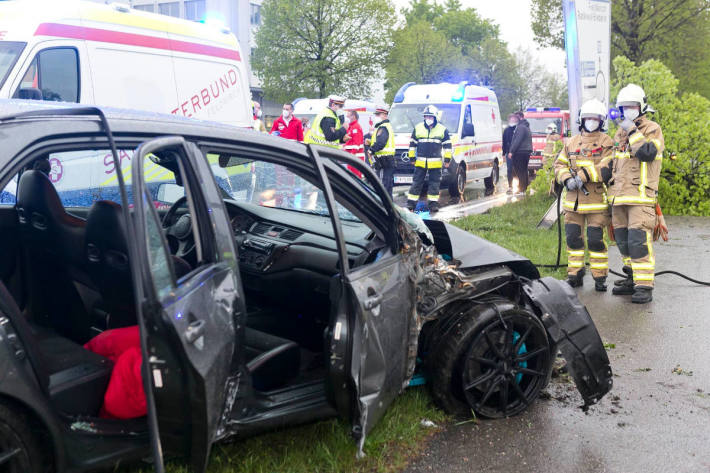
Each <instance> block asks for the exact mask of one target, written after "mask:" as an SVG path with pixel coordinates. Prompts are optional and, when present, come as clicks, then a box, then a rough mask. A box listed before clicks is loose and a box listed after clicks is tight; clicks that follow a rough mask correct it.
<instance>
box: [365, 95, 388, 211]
mask: <svg viewBox="0 0 710 473" xmlns="http://www.w3.org/2000/svg"><path fill="white" fill-rule="evenodd" d="M389 113H390V109H389V107H388V106H387V105H378V106H377V108H376V109H375V114H374V115H373V117H372V121H373V123H374V130H373V132H372V136H374V141H373V140H372V138H369V139H367V140H365V144H366V145H367V146H369V152H370V155H371V165H372V166H373V167H374V168H375V169H378V170H380V179H381V180H382V185H384V186H385V189H387V192H389V193H390V197H391V196H392V188H393V187H394V152H395V147H394V130H393V129H392V124H391V123H390V121H389V118H388V117H389Z"/></svg>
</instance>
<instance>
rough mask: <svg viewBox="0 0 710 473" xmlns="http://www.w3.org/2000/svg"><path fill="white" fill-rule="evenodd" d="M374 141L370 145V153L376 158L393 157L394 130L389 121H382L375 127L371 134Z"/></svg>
mask: <svg viewBox="0 0 710 473" xmlns="http://www.w3.org/2000/svg"><path fill="white" fill-rule="evenodd" d="M372 136H374V137H375V141H374V142H373V143H372V144H371V145H370V151H371V152H372V154H374V155H375V156H377V157H380V156H394V152H395V146H394V129H393V128H392V124H391V123H390V121H389V120H382V121H381V122H380V123H378V124H377V125H375V131H373V132H372Z"/></svg>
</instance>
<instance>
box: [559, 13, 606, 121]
mask: <svg viewBox="0 0 710 473" xmlns="http://www.w3.org/2000/svg"><path fill="white" fill-rule="evenodd" d="M562 6H563V11H564V20H565V50H566V53H567V79H568V90H569V105H570V116H571V117H574V118H573V119H574V120H576V119H577V117H578V112H579V107H580V106H581V105H582V104H583V103H584V102H585V101H587V100H589V99H593V98H596V99H599V100H600V101H601V102H603V103H604V105H605V106H606V107H607V108H608V107H609V60H610V58H609V56H610V43H611V0H563V2H562ZM572 132H573V133H578V129H577V127H572Z"/></svg>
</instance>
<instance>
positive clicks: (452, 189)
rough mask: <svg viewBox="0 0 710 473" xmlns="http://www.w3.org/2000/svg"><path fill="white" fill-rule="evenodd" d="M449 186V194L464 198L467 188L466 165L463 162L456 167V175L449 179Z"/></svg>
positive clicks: (453, 196)
mask: <svg viewBox="0 0 710 473" xmlns="http://www.w3.org/2000/svg"><path fill="white" fill-rule="evenodd" d="M452 163H453V161H452ZM448 188H449V196H451V197H452V198H457V197H458V198H461V199H463V196H464V192H465V190H466V165H465V164H464V163H463V162H461V163H459V165H458V166H457V167H456V176H454V178H453V179H450V180H449V186H448Z"/></svg>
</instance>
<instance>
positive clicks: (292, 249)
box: [225, 200, 374, 276]
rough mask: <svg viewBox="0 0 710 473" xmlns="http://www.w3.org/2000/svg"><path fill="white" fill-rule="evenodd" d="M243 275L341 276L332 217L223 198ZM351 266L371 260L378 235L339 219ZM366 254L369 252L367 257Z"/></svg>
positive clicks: (359, 225)
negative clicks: (302, 272)
mask: <svg viewBox="0 0 710 473" xmlns="http://www.w3.org/2000/svg"><path fill="white" fill-rule="evenodd" d="M225 205H226V207H227V211H228V213H229V217H230V221H231V226H232V230H233V231H234V236H235V240H236V245H237V250H238V252H239V262H240V268H241V270H242V271H245V272H247V273H252V274H255V275H257V274H258V275H268V274H274V273H279V272H282V271H287V270H291V269H294V268H298V269H301V270H306V271H314V272H316V273H320V274H323V275H327V276H331V275H333V274H335V273H337V272H339V258H338V250H337V245H336V241H335V236H334V232H333V226H332V222H331V219H330V217H329V216H327V215H326V216H323V215H316V214H310V213H303V212H299V211H294V210H287V209H280V208H276V207H263V206H259V205H255V204H250V203H244V202H237V201H232V200H225ZM341 226H342V229H343V234H344V238H345V241H346V249H347V253H348V259H349V263H350V264H351V265H354V264H356V263H357V262H358V261H360V260H362V259H363V258H364V259H367V258H368V256H369V254H368V253H367V252H368V244H369V243H370V241H371V240H372V239H373V238H374V233H373V232H372V230H371V229H370V227H368V226H367V225H365V224H364V223H361V222H351V221H346V220H341ZM363 253H365V254H363Z"/></svg>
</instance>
